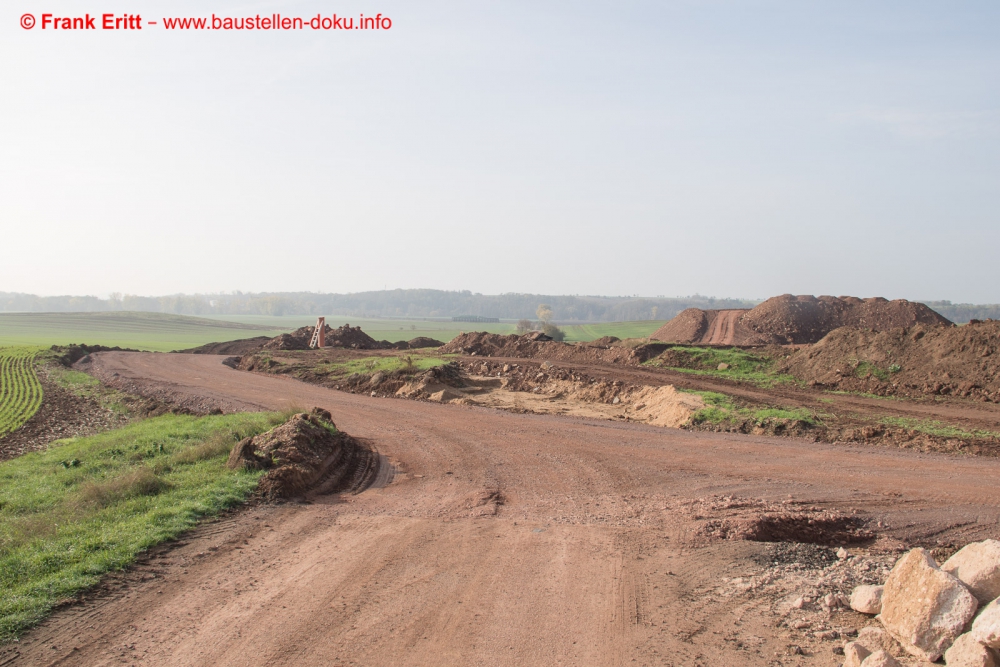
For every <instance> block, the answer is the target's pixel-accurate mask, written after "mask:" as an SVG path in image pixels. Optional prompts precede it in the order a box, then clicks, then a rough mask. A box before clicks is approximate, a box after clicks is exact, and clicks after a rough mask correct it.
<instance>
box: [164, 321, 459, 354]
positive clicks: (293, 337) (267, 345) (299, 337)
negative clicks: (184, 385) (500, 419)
mask: <svg viewBox="0 0 1000 667" xmlns="http://www.w3.org/2000/svg"><path fill="white" fill-rule="evenodd" d="M315 330H316V327H315V326H312V327H300V328H298V329H296V330H295V331H293V332H291V333H286V334H281V335H279V336H275V337H274V338H268V337H267V336H258V337H256V338H246V339H244V340H233V341H228V342H224V343H207V344H206V345H201V346H199V347H195V348H191V349H190V350H180V352H185V353H187V354H229V355H238V356H242V355H245V354H253V353H254V352H261V351H264V350H282V351H287V350H308V349H309V342H310V341H311V340H312V335H313V332H314V331H315ZM324 335H325V336H326V338H325V341H324V342H325V346H326V347H330V348H346V349H352V350H418V349H422V348H427V347H440V346H441V345H444V343H442V342H441V341H439V340H434V339H433V338H428V337H426V336H417V337H416V338H414V339H412V340H409V341H399V342H396V343H390V342H389V341H387V340H381V341H379V340H375V339H374V338H372V337H371V336H369V335H368V334H366V333H365V332H364V331H362V330H361V327H352V326H351V325H350V324H344V325H343V326H341V327H338V328H336V329H334V328H333V327H331V326H330V325H325V327H324Z"/></svg>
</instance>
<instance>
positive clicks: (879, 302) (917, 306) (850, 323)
mask: <svg viewBox="0 0 1000 667" xmlns="http://www.w3.org/2000/svg"><path fill="white" fill-rule="evenodd" d="M916 324H924V325H929V326H934V325H950V324H951V322H949V321H948V320H947V319H945V318H944V317H942V316H941V315H939V314H937V313H936V312H934V311H933V310H931V309H930V308H928V307H927V306H925V305H924V304H922V303H916V302H912V301H907V300H905V299H896V300H895V301H888V300H887V299H883V298H881V297H875V298H871V299H859V298H857V297H852V296H842V297H834V296H820V297H815V296H810V295H805V296H793V295H791V294H784V295H782V296H776V297H773V298H770V299H768V300H767V301H765V302H764V303H761V304H760V305H758V306H756V307H755V308H752V309H750V310H746V311H740V310H698V309H696V308H689V309H687V310H685V311H683V312H682V313H680V314H679V315H678V316H677V317H675V318H674V319H673V320H671V321H670V322H667V323H666V324H665V325H663V326H662V327H660V329H658V330H657V331H656V332H655V333H654V334H653V335H652V338H654V339H656V340H662V341H667V342H673V343H688V344H701V345H788V344H805V343H815V342H817V341H818V340H819V339H821V338H822V337H823V336H825V335H826V334H828V333H829V332H831V331H833V330H834V329H837V328H840V327H856V328H860V329H871V330H873V331H886V330H889V329H894V328H899V327H912V326H914V325H916Z"/></svg>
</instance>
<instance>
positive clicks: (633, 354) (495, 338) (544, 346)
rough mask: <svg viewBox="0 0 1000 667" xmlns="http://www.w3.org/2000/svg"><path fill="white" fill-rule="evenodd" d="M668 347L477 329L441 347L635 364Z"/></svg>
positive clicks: (490, 354)
mask: <svg viewBox="0 0 1000 667" xmlns="http://www.w3.org/2000/svg"><path fill="white" fill-rule="evenodd" d="M608 339H610V337H609V338H608ZM667 347H668V346H667V345H664V344H663V343H652V344H645V345H638V346H636V347H630V346H628V345H617V344H616V343H615V342H609V343H608V344H607V345H606V346H600V345H589V344H586V343H583V344H572V343H560V342H556V341H554V340H535V339H533V337H532V334H527V335H524V336H518V335H517V334H508V335H506V336H505V335H502V334H493V333H486V332H485V331H478V332H471V333H464V334H461V335H459V336H456V337H455V338H453V339H452V340H451V342H449V343H448V344H446V345H444V346H443V347H442V348H441V349H440V351H441V352H444V353H446V354H448V353H451V354H468V355H475V356H480V357H514V358H519V359H546V360H549V361H575V362H580V363H586V362H601V363H609V364H631V365H636V364H640V363H642V362H644V361H648V360H650V359H652V358H653V357H655V356H657V355H658V354H660V353H661V352H663V351H664V350H665V349H667Z"/></svg>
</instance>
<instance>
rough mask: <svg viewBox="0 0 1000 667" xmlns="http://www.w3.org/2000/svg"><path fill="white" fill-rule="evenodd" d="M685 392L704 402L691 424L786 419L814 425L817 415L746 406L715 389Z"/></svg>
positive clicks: (805, 411)
mask: <svg viewBox="0 0 1000 667" xmlns="http://www.w3.org/2000/svg"><path fill="white" fill-rule="evenodd" d="M681 391H684V392H685V393H689V394H697V395H698V396H701V399H702V400H703V401H704V402H705V407H704V408H702V409H701V410H698V411H697V412H695V413H694V414H693V415H691V423H692V424H702V423H706V422H707V423H709V424H722V423H730V424H742V423H744V422H747V421H750V422H753V423H755V424H758V425H760V424H763V423H764V422H765V421H768V420H776V419H788V420H796V421H801V422H805V423H807V424H811V425H815V424H816V423H817V422H818V420H819V417H818V416H817V415H816V414H815V413H813V412H810V411H809V410H806V409H804V408H799V409H796V410H786V409H784V408H746V407H741V406H739V405H737V404H736V403H735V402H734V401H733V399H732V397H730V396H726V395H725V394H720V393H718V392H715V391H695V390H693V389H683V390H681Z"/></svg>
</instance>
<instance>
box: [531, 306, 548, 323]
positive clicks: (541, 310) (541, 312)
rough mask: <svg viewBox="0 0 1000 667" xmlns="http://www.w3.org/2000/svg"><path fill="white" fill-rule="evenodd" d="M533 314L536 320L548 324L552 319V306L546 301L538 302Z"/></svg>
mask: <svg viewBox="0 0 1000 667" xmlns="http://www.w3.org/2000/svg"><path fill="white" fill-rule="evenodd" d="M535 315H537V316H538V321H539V322H541V323H542V324H543V325H544V324H548V322H549V320H551V319H552V306H550V305H549V304H547V303H540V304H538V308H536V309H535Z"/></svg>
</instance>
